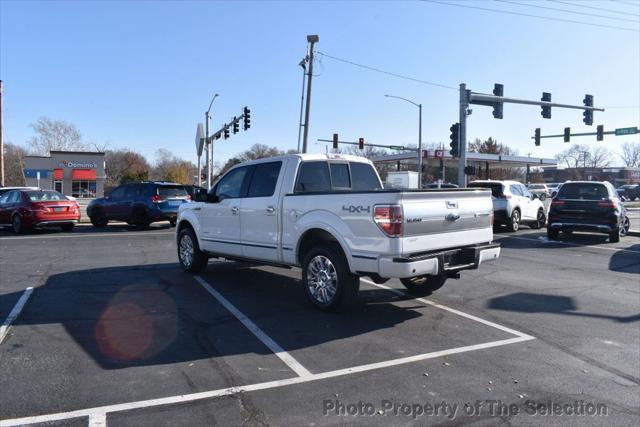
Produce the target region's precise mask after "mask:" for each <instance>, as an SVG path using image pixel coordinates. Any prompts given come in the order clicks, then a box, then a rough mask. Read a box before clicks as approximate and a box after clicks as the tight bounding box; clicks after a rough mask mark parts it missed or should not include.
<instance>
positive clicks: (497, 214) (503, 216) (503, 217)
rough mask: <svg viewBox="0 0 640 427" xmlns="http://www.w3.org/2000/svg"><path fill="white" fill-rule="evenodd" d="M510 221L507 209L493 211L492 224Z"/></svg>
mask: <svg viewBox="0 0 640 427" xmlns="http://www.w3.org/2000/svg"><path fill="white" fill-rule="evenodd" d="M510 222H511V219H510V218H509V215H507V211H505V210H497V211H493V223H494V224H508V223H510Z"/></svg>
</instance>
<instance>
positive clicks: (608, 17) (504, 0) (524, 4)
mask: <svg viewBox="0 0 640 427" xmlns="http://www.w3.org/2000/svg"><path fill="white" fill-rule="evenodd" d="M493 1H497V2H500V3H509V4H515V5H519V6H526V7H535V8H537V9H547V10H556V11H559V12H565V13H575V14H577V15H585V16H595V17H598V18H605V19H613V20H616V21H626V22H633V23H634V24H640V21H638V20H637V19H625V18H616V17H614V16H605V15H598V14H597V13H587V12H576V11H573V10H568V9H560V8H557V7H546V6H538V5H535V4H529V3H520V2H517V1H509V0H493Z"/></svg>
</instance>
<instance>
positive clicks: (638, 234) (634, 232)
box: [627, 230, 640, 236]
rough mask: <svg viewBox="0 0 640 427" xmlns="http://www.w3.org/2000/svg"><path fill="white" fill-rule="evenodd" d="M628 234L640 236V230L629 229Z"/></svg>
mask: <svg viewBox="0 0 640 427" xmlns="http://www.w3.org/2000/svg"><path fill="white" fill-rule="evenodd" d="M627 234H628V235H629V236H640V230H629V232H628V233H627Z"/></svg>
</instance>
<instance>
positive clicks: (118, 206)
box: [87, 182, 191, 228]
mask: <svg viewBox="0 0 640 427" xmlns="http://www.w3.org/2000/svg"><path fill="white" fill-rule="evenodd" d="M189 201H191V196H189V193H188V192H187V189H186V188H185V186H184V185H180V184H174V183H170V182H135V183H133V182H132V183H128V184H122V185H120V186H119V187H116V188H114V189H113V190H112V191H111V192H110V193H109V195H107V196H105V197H101V198H99V199H95V200H93V201H92V202H91V203H89V206H87V216H88V217H89V218H90V219H91V223H92V224H93V226H94V227H105V226H106V225H107V224H108V222H109V221H113V220H115V221H126V222H127V223H128V224H130V225H135V226H136V227H139V228H147V227H148V226H149V224H151V223H152V222H155V221H167V220H168V221H169V222H170V223H171V226H175V225H176V217H177V215H178V208H179V207H180V205H181V204H183V203H187V202H189Z"/></svg>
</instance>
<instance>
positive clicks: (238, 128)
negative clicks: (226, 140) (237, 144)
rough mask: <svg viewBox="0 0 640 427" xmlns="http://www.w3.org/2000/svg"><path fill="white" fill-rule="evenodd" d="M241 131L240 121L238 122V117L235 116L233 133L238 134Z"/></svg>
mask: <svg viewBox="0 0 640 427" xmlns="http://www.w3.org/2000/svg"><path fill="white" fill-rule="evenodd" d="M239 131H240V123H238V119H237V118H236V117H235V116H234V117H233V133H234V134H236V133H238V132H239Z"/></svg>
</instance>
